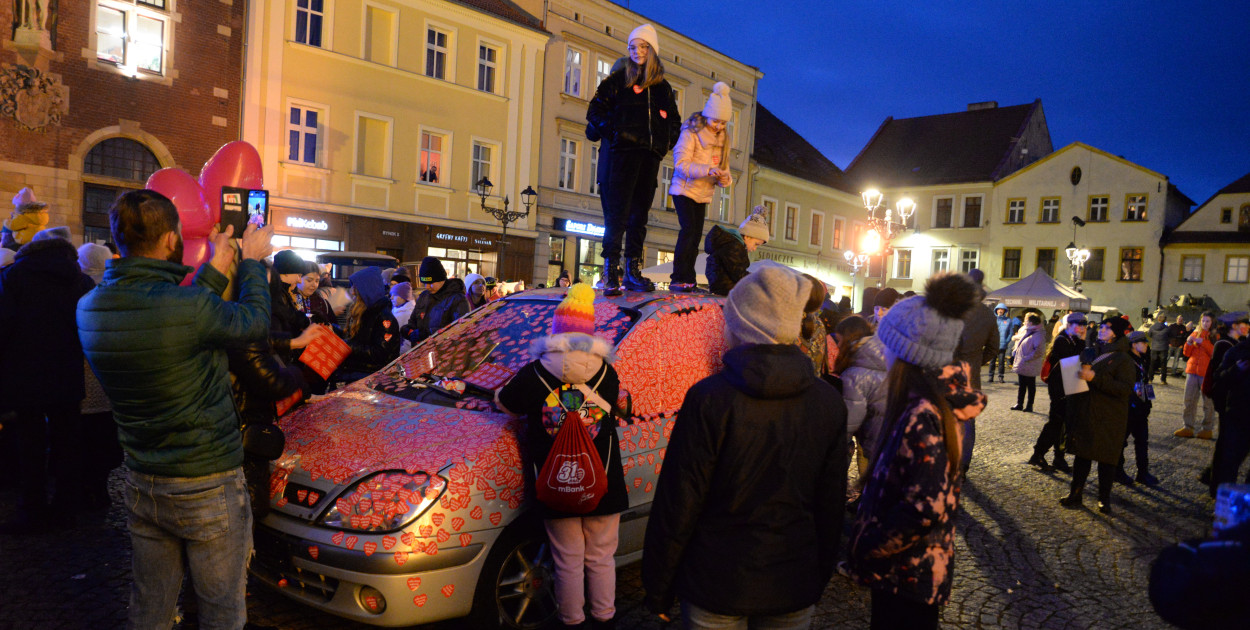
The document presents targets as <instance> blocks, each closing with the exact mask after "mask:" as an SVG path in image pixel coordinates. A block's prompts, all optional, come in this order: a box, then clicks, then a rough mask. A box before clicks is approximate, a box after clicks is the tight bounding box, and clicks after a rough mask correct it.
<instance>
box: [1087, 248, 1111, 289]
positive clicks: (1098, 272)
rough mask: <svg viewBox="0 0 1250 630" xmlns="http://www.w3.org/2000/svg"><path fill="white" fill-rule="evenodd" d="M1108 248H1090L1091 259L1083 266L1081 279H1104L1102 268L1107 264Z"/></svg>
mask: <svg viewBox="0 0 1250 630" xmlns="http://www.w3.org/2000/svg"><path fill="white" fill-rule="evenodd" d="M1106 261H1107V250H1106V249H1103V248H1102V247H1097V248H1094V249H1091V250H1089V260H1087V261H1085V266H1084V267H1081V279H1083V280H1099V281H1101V280H1102V269H1103V267H1105V266H1106Z"/></svg>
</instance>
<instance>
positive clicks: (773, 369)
mask: <svg viewBox="0 0 1250 630" xmlns="http://www.w3.org/2000/svg"><path fill="white" fill-rule="evenodd" d="M724 363H725V369H724V375H725V378H726V379H728V380H729V384H730V385H732V386H734V388H736V389H738V390H739V391H741V392H743V393H745V394H747V395H748V396H752V397H754V398H764V399H773V398H790V397H793V396H795V395H796V394H798V393H800V392H802V391H803V390H805V389H807V388H808V387H811V385H812V383H813V382H814V381H815V380H816V373H815V371H814V370H812V360H811V359H809V358H808V357H807V355H806V354H804V352H803V349H802V348H800V347H798V346H793V345H780V344H747V345H744V346H738V347H736V348H734V349H732V350H730V351H729V352H726V353H725V360H724Z"/></svg>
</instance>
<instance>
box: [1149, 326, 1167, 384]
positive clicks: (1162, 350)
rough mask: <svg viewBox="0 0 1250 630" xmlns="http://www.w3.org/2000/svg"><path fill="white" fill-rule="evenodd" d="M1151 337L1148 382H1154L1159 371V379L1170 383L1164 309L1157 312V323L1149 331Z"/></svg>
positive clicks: (1164, 382)
mask: <svg viewBox="0 0 1250 630" xmlns="http://www.w3.org/2000/svg"><path fill="white" fill-rule="evenodd" d="M1146 334H1147V336H1148V337H1149V338H1150V369H1149V370H1147V377H1146V378H1147V380H1146V382H1147V383H1152V382H1154V379H1155V372H1158V373H1159V381H1160V382H1162V383H1163V384H1164V385H1167V383H1168V322H1167V318H1166V316H1165V315H1164V313H1163V311H1159V312H1158V313H1155V323H1154V325H1152V326H1151V327H1150V330H1149V331H1147V333H1146Z"/></svg>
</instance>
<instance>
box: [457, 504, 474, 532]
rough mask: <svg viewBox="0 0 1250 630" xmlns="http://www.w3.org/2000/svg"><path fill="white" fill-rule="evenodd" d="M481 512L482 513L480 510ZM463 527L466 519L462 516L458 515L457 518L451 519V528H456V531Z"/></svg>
mask: <svg viewBox="0 0 1250 630" xmlns="http://www.w3.org/2000/svg"><path fill="white" fill-rule="evenodd" d="M478 509H480V508H478ZM479 514H480V512H479ZM461 527H464V519H462V518H460V517H459V516H457V517H456V518H453V519H451V528H452V529H453V530H455V531H460V528H461Z"/></svg>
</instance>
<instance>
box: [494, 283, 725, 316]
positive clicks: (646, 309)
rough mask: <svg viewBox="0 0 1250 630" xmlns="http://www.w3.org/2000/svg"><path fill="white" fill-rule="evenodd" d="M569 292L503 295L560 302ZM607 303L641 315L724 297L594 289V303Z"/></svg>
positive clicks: (557, 289) (721, 300)
mask: <svg viewBox="0 0 1250 630" xmlns="http://www.w3.org/2000/svg"><path fill="white" fill-rule="evenodd" d="M568 292H569V290H568V288H565V287H551V288H547V289H529V290H526V291H521V292H519V293H513V294H511V295H508V296H505V297H504V298H503V299H504V300H542V301H545V302H560V301H561V300H563V299H564V296H565V295H567V294H568ZM605 302H606V303H609V304H613V305H615V306H616V307H617V308H622V309H628V310H634V311H638V312H639V313H641V314H643V315H648V314H650V313H651V312H654V311H655V310H657V309H659V308H661V307H663V306H669V305H672V306H677V307H681V306H682V305H683V304H685V303H688V304H689V305H690V306H694V305H697V304H703V303H708V302H711V303H715V304H718V305H721V304H724V302H725V298H724V296H720V295H713V294H711V293H673V292H670V291H652V292H649V293H643V292H637V291H625V292H624V293H622V294H621V295H616V296H607V295H604V294H603V291H602V290H595V303H596V304H599V303H605Z"/></svg>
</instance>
